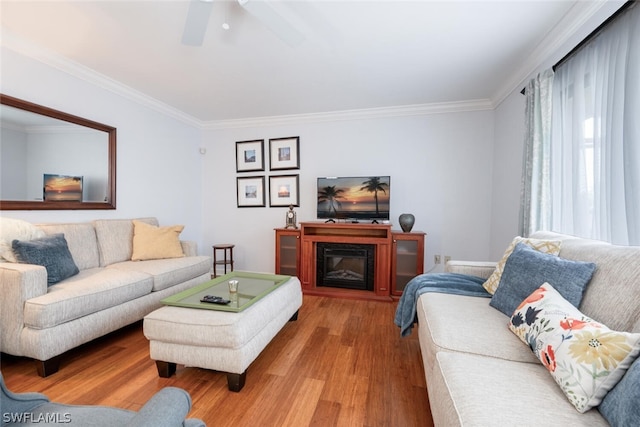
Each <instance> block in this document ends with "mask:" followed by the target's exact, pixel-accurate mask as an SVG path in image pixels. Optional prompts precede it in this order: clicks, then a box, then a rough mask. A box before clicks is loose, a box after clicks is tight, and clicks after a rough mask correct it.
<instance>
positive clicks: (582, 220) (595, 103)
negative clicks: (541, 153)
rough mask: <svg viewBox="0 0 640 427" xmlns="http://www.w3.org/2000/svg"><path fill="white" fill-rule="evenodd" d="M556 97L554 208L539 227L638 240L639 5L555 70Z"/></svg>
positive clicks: (635, 242)
mask: <svg viewBox="0 0 640 427" xmlns="http://www.w3.org/2000/svg"><path fill="white" fill-rule="evenodd" d="M552 97H553V118H552V126H551V129H552V131H551V146H550V150H551V151H550V169H549V176H550V189H551V194H550V206H551V209H548V210H547V209H545V210H544V212H543V213H544V215H545V218H543V219H541V220H540V221H539V222H537V223H536V224H535V226H537V227H538V228H543V229H551V230H556V231H560V232H563V233H569V234H574V235H577V236H581V237H588V238H594V239H599V240H605V241H609V242H613V243H616V244H622V245H640V7H637V6H632V7H630V8H629V9H628V10H627V11H625V12H624V13H623V14H621V15H620V16H619V17H618V18H617V19H616V20H615V21H613V22H612V23H611V24H610V25H608V26H607V27H606V28H605V29H604V30H602V32H601V33H600V34H599V35H598V36H596V37H595V38H594V39H593V40H591V41H590V42H589V43H588V44H586V45H585V46H584V47H583V48H582V49H581V50H580V51H578V52H577V53H576V54H575V55H574V56H573V57H571V58H570V59H568V60H567V61H565V62H564V63H563V64H561V65H560V66H558V67H557V68H556V70H555V77H554V83H553V91H552Z"/></svg>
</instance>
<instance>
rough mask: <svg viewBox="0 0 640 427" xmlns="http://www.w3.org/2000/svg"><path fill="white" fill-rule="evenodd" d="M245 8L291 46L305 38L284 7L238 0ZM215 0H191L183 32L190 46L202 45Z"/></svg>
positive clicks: (261, 0)
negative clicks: (286, 14) (286, 13)
mask: <svg viewBox="0 0 640 427" xmlns="http://www.w3.org/2000/svg"><path fill="white" fill-rule="evenodd" d="M237 1H238V4H239V5H240V6H242V8H243V9H244V10H246V11H247V12H249V13H250V14H251V15H253V16H254V17H255V18H257V19H258V20H259V21H260V22H262V24H264V25H265V26H266V27H267V28H269V29H270V30H271V31H272V32H273V33H275V35H276V36H277V37H278V38H280V39H281V40H282V41H284V42H285V43H287V44H288V45H290V46H297V45H298V44H300V43H301V42H302V41H303V40H304V39H305V37H304V35H303V34H302V32H301V31H300V30H299V29H298V28H296V27H295V26H294V25H293V23H292V22H291V20H290V19H287V18H286V17H285V14H284V13H283V11H282V9H279V8H278V7H276V6H275V5H274V2H272V1H268V0H237ZM213 3H214V0H191V1H190V3H189V11H188V13H187V19H186V22H185V26H184V32H183V34H182V43H183V44H185V45H188V46H202V43H203V42H204V36H205V34H206V32H207V27H208V26H209V18H210V16H211V11H212V9H213Z"/></svg>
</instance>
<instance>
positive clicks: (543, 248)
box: [483, 236, 561, 295]
mask: <svg viewBox="0 0 640 427" xmlns="http://www.w3.org/2000/svg"><path fill="white" fill-rule="evenodd" d="M518 243H524V244H526V245H528V246H531V247H532V248H533V249H535V250H537V251H540V252H543V253H547V254H551V255H558V254H559V253H560V245H561V241H560V240H544V239H530V238H525V237H520V236H517V237H515V238H514V239H513V240H512V241H511V243H510V244H509V246H508V247H507V249H506V250H505V251H504V254H503V255H502V258H501V259H500V261H498V264H497V265H496V267H495V270H494V271H493V273H491V276H489V278H488V279H487V281H486V282H484V285H483V286H484V288H485V289H486V290H487V292H489V293H490V294H492V295H493V294H494V293H495V292H496V289H498V285H499V284H500V278H501V277H502V272H503V271H504V265H505V264H506V263H507V259H508V258H509V256H510V255H511V253H512V252H513V250H514V249H515V247H516V245H517V244H518Z"/></svg>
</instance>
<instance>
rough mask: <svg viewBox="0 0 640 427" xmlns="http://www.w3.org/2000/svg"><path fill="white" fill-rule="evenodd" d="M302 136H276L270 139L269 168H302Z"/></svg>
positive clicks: (273, 169)
mask: <svg viewBox="0 0 640 427" xmlns="http://www.w3.org/2000/svg"><path fill="white" fill-rule="evenodd" d="M299 151H300V137H299V136H291V137H288V138H274V139H270V140H269V153H270V163H269V169H270V170H272V171H275V170H285V169H300V153H299Z"/></svg>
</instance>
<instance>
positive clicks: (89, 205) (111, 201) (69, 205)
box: [0, 94, 116, 210]
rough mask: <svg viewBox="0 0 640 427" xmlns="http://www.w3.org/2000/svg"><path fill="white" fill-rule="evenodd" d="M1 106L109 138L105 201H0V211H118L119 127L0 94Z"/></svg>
mask: <svg viewBox="0 0 640 427" xmlns="http://www.w3.org/2000/svg"><path fill="white" fill-rule="evenodd" d="M0 104H2V105H7V106H10V107H14V108H17V109H20V110H24V111H29V112H32V113H35V114H40V115H43V116H47V117H51V118H54V119H58V120H62V121H65V122H69V123H73V124H76V125H79V126H84V127H88V128H91V129H95V130H98V131H102V132H106V133H107V137H108V143H109V147H108V179H107V188H106V195H107V196H106V200H105V201H104V202H81V201H44V200H43V201H39V200H35V201H34V200H0V210H77V209H115V208H116V128H114V127H112V126H107V125H104V124H102V123H98V122H94V121H91V120H87V119H84V118H82V117H78V116H74V115H71V114H67V113H63V112H61V111H58V110H54V109H52V108H48V107H43V106H42V105H38V104H34V103H32V102H28V101H24V100H21V99H18V98H14V97H11V96H8V95H3V94H0Z"/></svg>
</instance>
